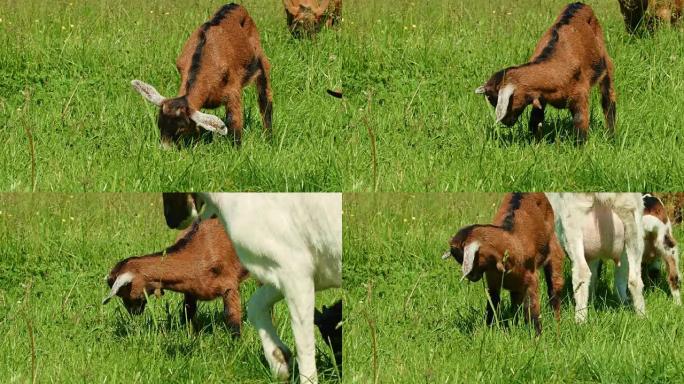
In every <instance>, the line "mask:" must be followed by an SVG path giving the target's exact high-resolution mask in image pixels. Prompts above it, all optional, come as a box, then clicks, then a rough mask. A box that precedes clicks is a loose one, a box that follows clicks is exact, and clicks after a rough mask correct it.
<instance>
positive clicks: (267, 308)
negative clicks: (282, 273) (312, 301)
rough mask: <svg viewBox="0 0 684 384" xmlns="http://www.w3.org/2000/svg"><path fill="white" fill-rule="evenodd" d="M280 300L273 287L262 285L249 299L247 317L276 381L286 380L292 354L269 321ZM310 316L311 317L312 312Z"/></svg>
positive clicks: (280, 297)
mask: <svg viewBox="0 0 684 384" xmlns="http://www.w3.org/2000/svg"><path fill="white" fill-rule="evenodd" d="M282 299H283V295H282V293H280V291H279V290H277V289H276V288H275V287H273V286H272V285H262V286H261V287H259V288H258V289H257V290H256V292H254V294H253V295H252V297H251V298H250V299H249V303H248V304H247V317H248V318H249V321H250V323H252V324H253V325H254V328H256V329H257V332H258V333H259V337H260V338H261V345H262V346H263V348H264V356H265V357H266V361H268V365H269V367H270V368H271V372H272V373H273V375H274V376H275V377H277V378H278V379H280V380H287V378H288V377H289V362H290V359H291V358H292V353H291V352H290V350H289V349H288V348H287V347H286V346H285V344H283V342H282V340H280V338H279V337H278V334H277V333H276V330H275V328H274V327H273V321H272V320H271V309H272V308H273V305H274V304H275V303H277V302H278V301H280V300H282ZM311 316H313V312H312V315H311Z"/></svg>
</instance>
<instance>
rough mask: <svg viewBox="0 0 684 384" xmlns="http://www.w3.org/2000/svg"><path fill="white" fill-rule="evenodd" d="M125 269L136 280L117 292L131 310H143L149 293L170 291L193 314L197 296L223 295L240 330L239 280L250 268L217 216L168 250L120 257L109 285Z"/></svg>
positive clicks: (229, 316) (197, 224)
mask: <svg viewBox="0 0 684 384" xmlns="http://www.w3.org/2000/svg"><path fill="white" fill-rule="evenodd" d="M125 272H131V273H133V275H134V278H133V282H132V283H131V284H129V285H127V286H125V287H123V288H121V289H120V290H119V292H118V293H117V295H118V296H120V297H121V298H122V299H123V301H124V305H125V306H126V309H128V311H129V312H131V313H133V314H139V313H142V311H143V310H144V307H145V302H146V298H145V296H146V294H147V295H151V294H152V293H158V294H161V293H163V291H164V290H170V291H175V292H180V293H183V294H184V295H185V301H184V314H183V315H184V316H185V315H187V318H188V319H193V318H194V316H195V312H196V310H197V300H204V301H208V300H214V299H216V298H219V297H221V298H222V299H223V305H224V320H225V322H226V324H227V325H228V326H229V327H230V328H231V330H232V331H233V332H234V333H235V334H239V333H240V324H241V322H242V308H241V305H240V292H239V285H240V282H241V281H242V280H244V279H245V278H246V277H247V270H246V269H244V268H243V267H242V265H241V264H240V260H239V259H238V257H237V254H236V253H235V249H234V248H233V244H232V243H231V241H230V239H229V238H228V235H226V232H225V230H224V229H223V226H222V224H221V223H220V221H219V220H218V219H209V220H206V221H202V222H195V223H193V225H192V227H190V228H188V229H186V230H184V231H182V232H181V233H180V234H179V236H178V239H177V240H176V243H175V244H174V245H173V246H172V247H170V248H167V249H166V250H165V251H164V252H159V253H155V254H151V255H148V256H141V257H131V258H128V259H125V260H122V261H120V262H119V263H118V264H117V265H116V266H115V267H114V268H113V269H112V271H111V272H110V273H109V276H108V278H107V283H108V284H109V286H110V287H111V286H112V285H113V284H114V281H116V278H117V277H118V276H119V275H120V274H122V273H125Z"/></svg>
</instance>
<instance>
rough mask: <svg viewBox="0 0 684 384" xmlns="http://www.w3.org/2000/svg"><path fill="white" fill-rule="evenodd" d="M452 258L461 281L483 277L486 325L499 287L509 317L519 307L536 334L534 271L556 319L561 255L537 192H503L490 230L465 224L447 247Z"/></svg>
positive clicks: (543, 198) (545, 205)
mask: <svg viewBox="0 0 684 384" xmlns="http://www.w3.org/2000/svg"><path fill="white" fill-rule="evenodd" d="M449 245H450V250H449V252H447V253H445V254H444V256H443V257H444V258H448V257H449V256H452V257H453V258H454V259H456V261H457V262H458V263H459V264H462V265H463V278H467V279H468V280H470V281H478V280H480V279H481V278H482V276H483V275H484V276H485V278H486V280H487V289H488V293H489V298H490V299H491V301H489V300H488V301H487V324H490V325H491V324H492V321H493V320H494V314H495V312H496V311H497V309H498V306H499V302H500V292H501V287H502V285H503V288H506V289H508V290H509V291H510V292H511V301H512V304H513V310H514V312H517V310H518V308H519V307H520V305H521V304H522V303H523V302H524V303H525V311H524V312H525V319H526V320H527V321H529V320H530V318H531V320H532V323H533V324H534V329H535V331H536V333H537V334H540V333H541V322H540V320H539V312H540V305H539V289H538V277H537V268H540V267H543V268H544V274H545V277H546V284H547V287H548V294H549V299H550V303H551V306H552V307H553V310H554V314H555V317H556V319H557V320H558V319H560V296H561V291H562V289H563V283H564V282H563V256H564V253H563V250H562V248H561V245H560V242H559V241H558V238H557V237H556V232H555V224H554V215H553V209H552V208H551V204H550V203H549V201H548V200H547V198H546V196H545V195H544V194H543V193H509V194H507V195H506V196H505V197H504V200H503V202H502V203H501V206H500V207H499V210H498V211H497V213H496V216H495V217H494V221H493V225H471V226H468V227H465V228H462V229H461V230H459V231H458V233H456V235H455V236H454V237H453V238H452V239H451V241H450V242H449Z"/></svg>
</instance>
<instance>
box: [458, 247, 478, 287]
mask: <svg viewBox="0 0 684 384" xmlns="http://www.w3.org/2000/svg"><path fill="white" fill-rule="evenodd" d="M479 249H480V243H479V242H477V241H473V242H472V243H470V244H468V245H466V247H465V248H464V249H463V276H462V277H461V280H463V279H464V278H465V277H466V276H468V274H469V273H470V272H471V271H472V270H473V264H474V263H475V254H476V253H477V251H478V250H479Z"/></svg>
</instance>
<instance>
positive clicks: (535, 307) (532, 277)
mask: <svg viewBox="0 0 684 384" xmlns="http://www.w3.org/2000/svg"><path fill="white" fill-rule="evenodd" d="M525 283H526V285H527V291H526V295H525V296H526V299H525V320H526V321H528V322H529V321H530V320H532V324H533V325H534V331H535V333H536V334H537V336H539V335H540V334H541V321H539V312H540V305H539V279H538V277H537V273H536V272H530V273H529V274H528V275H527V276H525Z"/></svg>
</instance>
